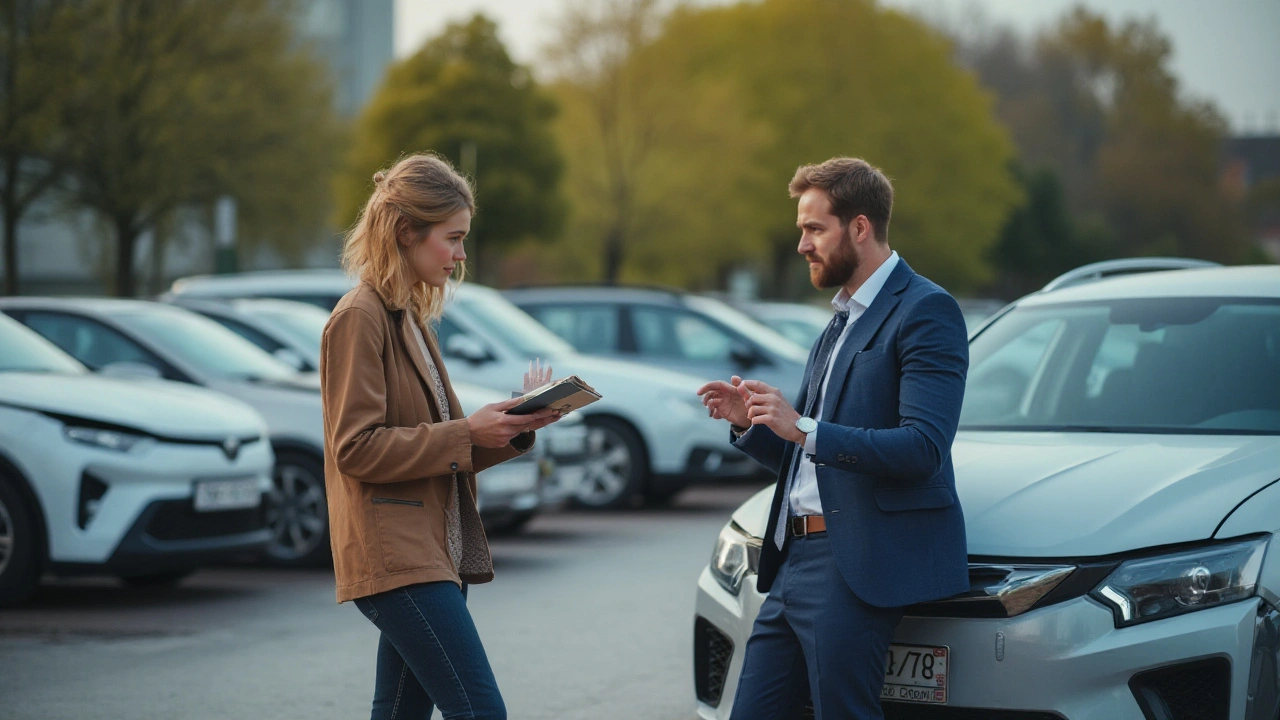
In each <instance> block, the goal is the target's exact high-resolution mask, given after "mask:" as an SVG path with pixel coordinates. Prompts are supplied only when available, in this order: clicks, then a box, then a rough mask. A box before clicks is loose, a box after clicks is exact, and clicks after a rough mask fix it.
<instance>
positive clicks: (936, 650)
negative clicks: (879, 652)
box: [880, 645, 951, 705]
mask: <svg viewBox="0 0 1280 720" xmlns="http://www.w3.org/2000/svg"><path fill="white" fill-rule="evenodd" d="M950 656H951V651H950V650H949V649H948V648H946V647H935V646H932V645H890V646H889V656H888V657H887V658H885V671H884V689H883V690H881V691H880V699H881V700H893V701H895V702H907V703H928V704H931V705H945V704H946V702H947V676H948V675H949V674H950V673H949V672H948V666H949V665H950V659H951V657H950Z"/></svg>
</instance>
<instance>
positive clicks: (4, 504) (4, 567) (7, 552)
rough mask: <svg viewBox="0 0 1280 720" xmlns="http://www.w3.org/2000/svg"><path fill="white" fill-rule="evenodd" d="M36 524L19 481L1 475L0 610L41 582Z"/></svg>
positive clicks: (14, 603)
mask: <svg viewBox="0 0 1280 720" xmlns="http://www.w3.org/2000/svg"><path fill="white" fill-rule="evenodd" d="M37 527H38V526H37V524H36V522H35V514H34V510H33V508H32V507H31V503H29V502H28V501H27V499H26V498H25V497H24V496H23V493H22V491H21V490H20V489H19V487H18V482H17V481H16V480H14V479H13V478H11V477H8V476H7V475H4V474H3V473H0V607H10V606H13V605H19V604H21V603H22V601H24V600H26V599H27V598H28V597H30V596H31V593H32V591H34V590H35V589H36V585H37V584H38V582H39V580H40V552H39V538H38V537H37Z"/></svg>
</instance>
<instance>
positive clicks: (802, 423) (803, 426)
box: [796, 416, 818, 435]
mask: <svg viewBox="0 0 1280 720" xmlns="http://www.w3.org/2000/svg"><path fill="white" fill-rule="evenodd" d="M796 429H797V430H799V431H800V432H802V433H804V434H805V435H808V434H809V433H811V432H813V431H814V430H817V429H818V421H817V420H814V419H813V418H811V417H803V416H801V417H799V418H796Z"/></svg>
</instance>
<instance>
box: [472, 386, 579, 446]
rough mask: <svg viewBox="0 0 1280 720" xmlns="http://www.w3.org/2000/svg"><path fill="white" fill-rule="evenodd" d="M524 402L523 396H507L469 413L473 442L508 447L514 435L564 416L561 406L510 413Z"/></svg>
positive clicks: (474, 443)
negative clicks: (523, 412)
mask: <svg viewBox="0 0 1280 720" xmlns="http://www.w3.org/2000/svg"><path fill="white" fill-rule="evenodd" d="M519 404H520V398H512V399H511V400H503V401H502V402H497V403H492V404H490V405H485V406H484V407H482V408H480V409H479V410H477V411H476V412H475V413H473V414H471V415H468V416H467V427H469V428H470V429H471V444H472V445H478V446H479V447H484V448H500V447H506V446H507V445H508V444H509V443H510V442H511V439H512V438H514V437H515V436H517V435H519V434H520V433H522V432H526V431H529V430H538V429H540V428H544V427H546V426H548V425H550V424H551V423H553V422H555V421H557V420H559V419H560V412H559V411H558V410H550V409H543V410H538V411H537V412H533V413H529V414H528V415H508V414H507V411H508V410H510V409H511V408H513V407H515V406H517V405H519Z"/></svg>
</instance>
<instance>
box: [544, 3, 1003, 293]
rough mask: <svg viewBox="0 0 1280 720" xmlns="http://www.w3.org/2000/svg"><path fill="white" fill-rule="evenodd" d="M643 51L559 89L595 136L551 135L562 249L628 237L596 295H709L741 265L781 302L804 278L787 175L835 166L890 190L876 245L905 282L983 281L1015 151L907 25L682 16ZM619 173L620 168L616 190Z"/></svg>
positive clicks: (864, 7) (864, 14) (762, 6)
mask: <svg viewBox="0 0 1280 720" xmlns="http://www.w3.org/2000/svg"><path fill="white" fill-rule="evenodd" d="M612 4H613V5H619V4H620V5H623V6H627V5H632V6H634V5H635V4H636V3H635V0H632V2H631V3H628V2H626V1H625V0H615V2H613V3H612ZM623 27H625V25H624V26H623ZM613 32H614V34H615V36H617V35H621V36H627V34H626V33H625V32H623V31H622V29H621V28H615V29H614V30H613ZM606 37H607V34H606ZM641 40H642V41H641V42H639V43H637V46H636V47H635V48H634V49H633V50H632V51H631V52H630V53H628V54H627V55H626V57H627V60H626V62H625V63H620V65H619V68H618V69H617V70H616V71H615V72H613V73H610V74H603V75H600V76H595V77H592V76H590V75H588V76H585V77H584V76H582V75H575V74H571V73H562V75H561V79H560V83H561V85H560V88H561V90H560V91H561V93H562V95H561V96H562V97H566V98H567V97H571V96H572V95H573V94H574V93H576V94H577V95H578V96H579V97H581V98H582V100H581V101H580V102H579V103H578V105H579V106H581V107H585V108H593V109H594V117H592V118H591V119H593V120H594V121H595V127H592V125H591V124H590V123H589V122H584V120H583V117H584V116H587V117H591V114H590V113H576V112H573V111H567V112H566V113H565V115H564V116H563V118H562V123H563V124H562V127H561V132H560V138H561V140H562V141H563V142H564V143H565V151H566V156H567V158H568V159H569V164H570V166H569V175H570V178H571V180H570V186H571V187H573V188H574V189H575V192H573V193H572V195H571V197H573V199H574V201H575V207H574V221H573V223H574V226H575V228H578V229H579V230H581V234H579V235H575V236H574V237H573V238H572V240H571V242H572V243H573V244H574V245H577V246H585V247H594V248H599V247H602V246H603V247H606V248H607V247H609V244H610V242H612V241H613V239H612V237H611V235H610V232H615V233H616V232H617V230H616V228H618V227H623V228H627V229H628V234H624V241H625V244H626V253H627V256H626V259H627V263H628V264H627V265H626V266H625V267H624V268H623V269H622V270H621V271H620V272H616V273H611V272H610V271H609V268H608V263H607V262H606V263H605V267H603V268H602V269H603V270H604V274H605V278H606V279H607V280H612V279H614V277H615V276H620V277H623V278H627V277H639V278H646V279H668V278H673V277H674V278H682V279H685V280H686V281H689V282H695V283H700V284H707V283H709V282H710V280H712V279H714V278H716V277H717V276H718V275H719V273H720V272H722V271H723V270H725V269H726V266H728V265H743V264H749V265H753V266H755V267H758V268H761V269H764V270H766V271H767V272H769V273H771V274H772V280H773V282H772V290H773V292H774V293H775V294H794V293H795V292H796V291H798V290H801V287H799V284H798V283H796V282H794V280H793V278H794V276H795V273H799V274H801V275H802V274H803V273H802V271H803V263H800V262H799V261H798V260H797V259H796V258H795V245H796V242H797V238H798V235H797V231H796V230H795V228H794V217H795V201H794V200H791V199H790V198H788V197H787V193H786V184H787V181H788V180H790V178H791V175H792V173H793V172H794V171H795V168H796V166H797V165H800V164H802V163H809V162H821V161H823V160H826V159H827V158H830V157H833V156H836V155H855V156H860V157H864V158H866V159H867V160H868V161H870V162H872V163H873V164H876V165H878V166H880V167H882V168H883V169H884V170H885V171H886V173H887V174H888V175H889V176H890V177H891V178H892V179H893V180H894V183H895V188H896V190H897V203H896V207H895V209H894V220H893V224H892V229H891V232H890V242H891V244H892V245H893V246H894V247H895V248H896V249H899V250H901V251H902V252H903V254H904V255H905V256H906V257H908V259H909V261H910V262H911V263H912V264H913V265H914V266H915V267H916V269H917V270H920V271H921V272H923V273H925V274H927V275H929V276H930V277H933V278H934V279H935V280H938V281H939V282H942V283H944V284H946V285H948V286H949V287H951V288H953V289H956V290H967V289H970V288H973V287H976V286H977V285H978V284H980V283H981V282H983V281H985V280H986V279H987V276H988V269H987V265H986V263H985V260H984V257H985V251H986V249H987V248H988V247H989V246H990V245H991V244H992V243H993V242H994V241H995V240H996V237H997V234H998V232H999V229H1000V226H1001V224H1002V223H1003V221H1004V218H1005V215H1006V213H1007V212H1008V210H1009V209H1010V208H1011V207H1012V206H1013V204H1014V203H1015V202H1016V201H1017V198H1018V194H1017V188H1016V185H1015V183H1014V182H1013V180H1012V178H1011V177H1010V175H1009V173H1008V171H1007V162H1008V161H1009V160H1010V158H1011V154H1012V147H1011V144H1010V142H1009V141H1008V138H1007V137H1006V135H1005V133H1004V131H1003V130H1002V129H1001V128H1000V127H999V125H998V124H997V123H996V122H995V121H994V118H993V117H992V114H991V111H990V108H989V102H988V99H987V97H986V96H985V94H984V93H983V92H982V90H981V89H980V88H979V87H978V85H977V83H976V82H975V81H974V79H973V78H972V76H970V75H968V74H967V73H965V72H963V71H961V70H959V69H957V68H956V67H954V65H953V64H952V63H951V60H950V56H949V47H948V45H947V43H946V42H945V41H943V40H942V38H941V37H939V36H938V35H936V34H935V33H933V32H932V31H930V30H929V29H927V28H926V27H925V26H924V25H922V24H921V23H920V22H918V21H916V20H914V19H911V18H908V17H906V16H904V15H902V14H899V13H896V12H893V11H889V10H884V9H880V8H878V7H876V6H875V5H874V4H873V3H871V2H868V1H864V0H847V1H843V2H833V1H832V0H764V1H763V2H755V3H745V2H744V3H739V4H736V5H732V6H728V7H721V8H714V9H705V8H694V7H689V6H685V7H681V8H678V9H677V10H676V11H675V12H674V13H672V14H671V15H670V16H669V17H668V18H667V19H666V21H665V23H664V24H663V25H662V26H661V30H660V31H658V32H656V33H655V35H654V37H653V39H652V40H645V39H644V38H641ZM566 44H567V43H564V42H562V43H561V45H566ZM565 104H566V107H570V106H571V105H572V104H573V103H571V102H569V101H566V103H565ZM606 120H613V124H612V125H609V124H608V123H607V122H605V121H606ZM611 144H612V147H613V148H614V150H613V151H612V152H610V147H611ZM624 150H627V151H631V152H632V154H631V155H627V154H626V153H624V152H623V151H624ZM637 150H642V151H643V152H644V154H643V155H642V156H641V155H638V154H637V152H636V151H637ZM637 157H638V161H637ZM619 158H622V159H623V160H627V159H630V160H632V161H633V162H632V165H631V166H630V167H629V169H628V171H627V172H618V166H619V165H620V163H619ZM618 178H623V179H624V180H618ZM579 188H581V189H582V191H581V192H579V191H578V190H579ZM592 189H594V192H588V190H592ZM623 190H626V191H628V192H630V193H632V194H633V195H634V196H635V197H636V198H637V200H635V201H633V202H632V203H631V205H630V206H625V205H624V204H622V203H620V202H618V198H619V196H620V192H621V191H623ZM609 201H612V202H613V203H614V204H613V206H610V205H608V204H607V203H608V202H609ZM606 257H607V253H606ZM584 265H585V264H584ZM587 267H590V266H589V265H587Z"/></svg>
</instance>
